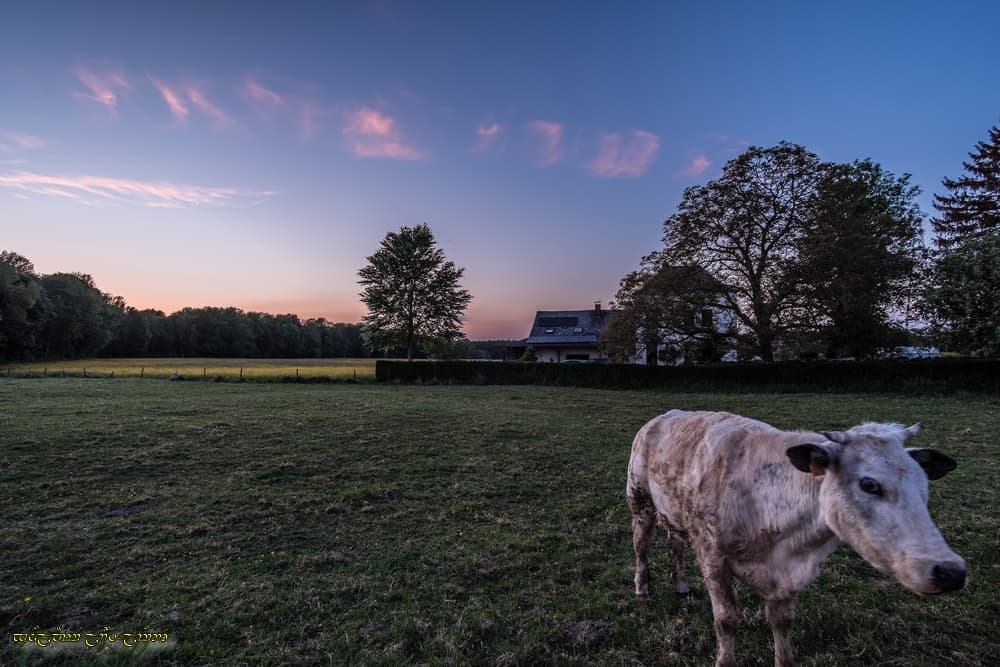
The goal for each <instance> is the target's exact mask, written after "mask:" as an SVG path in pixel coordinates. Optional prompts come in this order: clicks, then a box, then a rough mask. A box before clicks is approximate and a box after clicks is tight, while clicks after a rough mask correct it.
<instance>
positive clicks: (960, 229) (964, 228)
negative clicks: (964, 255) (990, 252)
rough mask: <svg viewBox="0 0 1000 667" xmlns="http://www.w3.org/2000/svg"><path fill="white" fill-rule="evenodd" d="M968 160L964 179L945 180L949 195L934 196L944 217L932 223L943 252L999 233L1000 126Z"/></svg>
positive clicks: (981, 143) (977, 147)
mask: <svg viewBox="0 0 1000 667" xmlns="http://www.w3.org/2000/svg"><path fill="white" fill-rule="evenodd" d="M969 157H970V158H971V162H965V161H963V162H962V166H964V167H965V171H966V173H965V174H964V175H963V176H961V177H960V178H957V179H954V180H953V179H950V178H945V179H944V181H942V183H943V184H944V187H945V188H946V189H947V190H948V194H944V195H937V194H936V195H934V208H936V209H937V210H938V211H939V212H940V214H941V215H940V217H938V218H934V219H933V220H932V221H931V222H932V223H933V225H934V232H935V233H936V234H937V244H938V246H939V247H940V248H942V249H948V248H951V247H953V246H954V245H956V244H957V243H959V242H961V241H963V240H965V239H968V238H978V237H981V236H982V235H983V234H986V233H988V232H992V231H1000V127H997V126H994V127H992V128H990V139H989V142H985V141H980V142H978V143H976V149H975V150H974V151H973V152H971V153H969Z"/></svg>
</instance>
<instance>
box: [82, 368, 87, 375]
mask: <svg viewBox="0 0 1000 667" xmlns="http://www.w3.org/2000/svg"><path fill="white" fill-rule="evenodd" d="M83 377H87V369H86V368H84V369H83Z"/></svg>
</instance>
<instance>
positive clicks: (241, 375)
mask: <svg viewBox="0 0 1000 667" xmlns="http://www.w3.org/2000/svg"><path fill="white" fill-rule="evenodd" d="M240 379H241V380H242V379H243V369H242V368H240Z"/></svg>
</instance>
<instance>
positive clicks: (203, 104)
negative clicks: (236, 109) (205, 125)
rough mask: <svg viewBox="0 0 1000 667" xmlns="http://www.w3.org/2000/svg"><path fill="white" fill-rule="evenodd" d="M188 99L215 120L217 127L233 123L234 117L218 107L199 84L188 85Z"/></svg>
mask: <svg viewBox="0 0 1000 667" xmlns="http://www.w3.org/2000/svg"><path fill="white" fill-rule="evenodd" d="M187 96H188V100H190V101H191V104H193V105H194V106H195V108H196V109H198V111H200V112H201V113H203V114H204V115H206V116H208V117H209V118H211V119H212V120H213V121H214V122H215V126H216V127H228V126H229V125H232V122H233V120H232V118H230V117H229V114H227V113H226V112H225V111H223V110H222V109H220V108H219V107H217V106H216V105H215V104H214V103H213V102H212V101H211V100H210V99H208V95H206V94H205V91H204V90H202V89H201V88H199V87H198V86H188V87H187Z"/></svg>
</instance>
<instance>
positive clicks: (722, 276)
mask: <svg viewBox="0 0 1000 667" xmlns="http://www.w3.org/2000/svg"><path fill="white" fill-rule="evenodd" d="M822 173H823V168H822V165H821V163H820V161H819V159H818V158H817V157H816V155H814V154H813V153H810V152H809V151H807V150H806V149H805V148H803V147H802V146H798V145H796V144H790V143H787V142H782V143H780V144H778V145H777V146H773V147H771V148H758V147H751V148H749V149H747V151H745V152H744V153H743V154H742V155H740V156H739V157H737V158H735V159H733V160H730V161H729V162H728V163H727V164H726V166H725V168H724V170H723V173H722V176H721V177H720V178H719V179H718V180H715V181H710V182H709V183H708V184H706V185H702V186H694V187H690V188H687V189H686V190H685V191H684V197H683V199H682V201H681V203H680V205H679V206H678V212H677V213H675V214H674V215H672V216H670V218H668V219H667V220H666V221H665V222H664V223H663V242H664V249H663V252H662V255H663V258H664V260H665V261H666V262H667V263H669V264H671V265H675V266H687V265H692V264H693V265H696V266H699V267H701V268H703V269H705V270H706V271H708V272H709V273H710V274H711V275H713V276H715V277H716V278H717V279H718V280H720V281H721V282H722V283H723V284H725V285H726V287H727V289H726V291H725V293H724V295H723V301H724V307H725V308H727V309H728V310H730V311H732V312H733V313H734V315H735V316H736V318H737V320H738V322H739V324H740V325H742V327H744V328H745V329H746V330H747V331H749V333H750V336H751V337H752V339H753V341H754V345H755V347H756V349H757V351H758V354H760V356H761V358H762V359H764V360H765V361H771V360H773V359H774V342H775V339H776V338H778V337H779V336H780V335H781V333H782V332H783V331H785V330H787V329H788V328H790V327H794V326H796V325H799V324H801V318H802V317H803V315H804V314H805V306H804V304H803V303H802V301H801V295H802V290H801V284H800V282H799V281H800V280H801V272H800V271H799V270H798V260H799V244H800V242H801V240H802V238H803V237H804V236H805V235H806V233H807V232H808V230H809V227H810V225H811V224H812V223H813V221H814V218H815V213H814V209H815V204H816V196H817V187H818V185H819V182H820V179H821V177H822Z"/></svg>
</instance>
